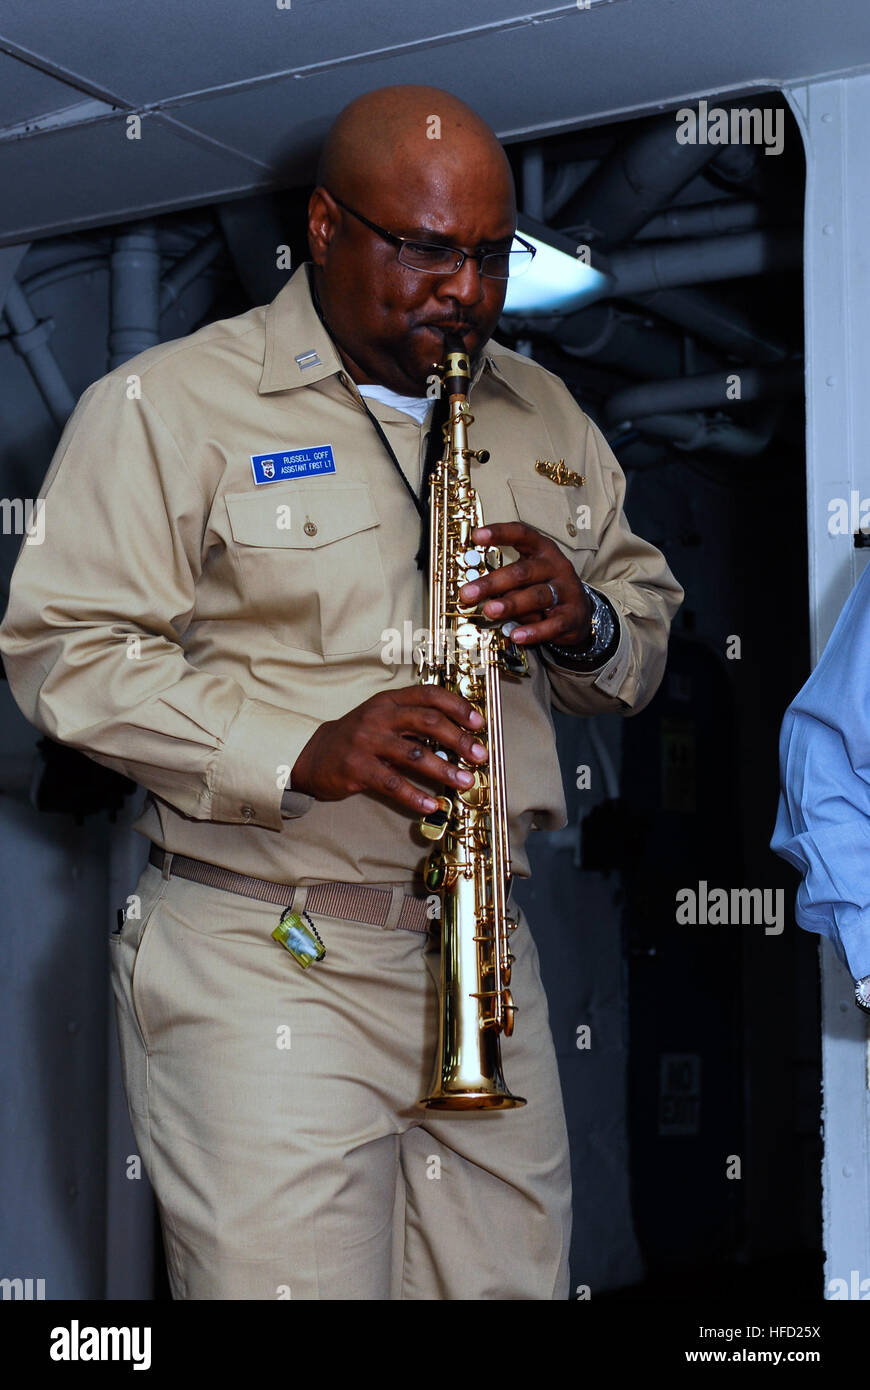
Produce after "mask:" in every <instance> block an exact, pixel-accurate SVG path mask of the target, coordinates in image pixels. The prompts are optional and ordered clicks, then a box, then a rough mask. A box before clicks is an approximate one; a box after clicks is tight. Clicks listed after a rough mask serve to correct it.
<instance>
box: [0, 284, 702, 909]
mask: <svg viewBox="0 0 870 1390" xmlns="http://www.w3.org/2000/svg"><path fill="white" fill-rule="evenodd" d="M309 269H310V267H309V264H308V263H305V264H303V265H301V266H299V268H298V269H297V270H296V271H295V273H294V274H293V276H292V278H291V279H290V281H289V282H288V284H287V285H286V286H285V287H284V288H283V289H282V291H281V292H280V294H278V295H277V297H276V298H275V300H274V301H273V302H272V303H271V304H269V305H267V306H260V307H258V308H255V309H251V310H250V311H249V312H248V313H245V314H241V315H239V316H238V317H237V318H233V319H225V320H222V321H221V322H218V323H213V324H210V325H209V326H207V327H206V328H203V329H200V330H199V331H198V332H196V333H193V334H191V335H190V336H189V337H187V338H183V339H179V340H177V341H175V342H170V343H164V344H160V345H159V346H157V347H154V348H151V349H149V350H148V351H147V352H144V353H141V354H140V355H139V356H138V357H135V358H133V359H131V360H130V361H128V362H126V363H125V364H124V365H123V366H121V367H118V368H116V370H114V371H112V372H110V373H109V374H108V375H107V376H104V377H102V378H101V379H100V380H99V381H96V382H94V384H93V385H92V386H90V387H89V388H88V390H87V391H85V393H84V394H83V396H82V397H81V399H80V400H79V402H78V404H77V406H76V409H75V411H74V412H73V414H72V416H71V417H70V419H69V421H68V423H67V425H66V428H65V430H64V432H63V436H62V438H61V440H60V443H59V445H58V448H57V451H56V453H55V455H54V458H53V460H52V463H51V466H50V468H49V470H48V473H47V475H46V478H45V481H44V483H43V486H42V489H41V492H40V498H42V499H44V501H43V502H42V504H41V505H42V506H43V507H44V516H43V522H44V539H43V541H42V543H41V544H30V543H29V541H27V540H26V539H25V541H24V542H23V543H22V546H21V550H20V552H19V556H18V560H17V564H16V567H15V571H14V573H13V578H12V584H11V597H10V600H9V606H8V609H7V612H6V614H5V617H4V620H3V623H2V626H0V651H2V654H3V659H4V663H5V667H6V672H7V675H8V678H9V684H10V687H11V690H12V693H13V696H14V697H15V700H16V702H17V704H18V705H19V707H20V708H21V710H22V711H23V713H24V714H25V715H26V717H27V718H28V719H29V720H30V721H31V722H32V723H33V724H35V725H36V726H37V728H39V729H40V730H42V732H43V733H45V734H48V735H49V736H50V737H51V738H53V739H55V740H57V741H58V742H60V743H65V744H69V745H72V746H73V747H76V748H80V749H82V750H83V751H84V752H86V753H88V754H89V755H90V756H91V757H93V758H94V759H95V761H97V762H98V763H101V764H103V765H104V766H106V767H110V768H114V769H116V770H117V771H119V772H121V773H124V774H125V775H126V776H128V777H131V778H133V779H134V780H135V781H137V782H139V783H141V784H142V785H143V786H145V787H146V788H148V790H149V792H150V795H149V797H148V799H147V802H146V805H145V809H144V811H143V813H142V814H141V816H140V817H139V819H138V820H137V822H136V827H137V829H139V830H140V831H141V832H142V833H143V834H145V835H146V836H148V837H149V838H150V839H152V840H153V841H155V842H156V843H157V844H158V845H160V846H162V847H163V848H165V849H169V850H172V851H174V852H176V853H180V854H187V855H191V856H193V857H194V858H197V859H205V860H208V861H210V862H211V863H216V864H221V865H223V866H225V867H226V868H230V869H235V870H237V871H239V872H241V873H246V874H253V875H256V876H258V877H261V878H267V879H271V880H276V881H280V882H288V883H293V882H298V883H313V882H317V881H320V880H330V879H336V880H352V881H357V882H369V883H385V882H396V883H399V882H401V883H406V884H410V883H411V882H413V881H414V879H415V877H416V876H417V875H418V874H419V872H420V870H421V868H422V865H423V863H424V861H425V857H426V853H427V848H428V846H427V844H426V842H425V841H424V840H423V839H422V837H421V836H420V834H419V830H418V828H417V826H418V817H416V816H415V815H414V814H413V813H411V812H409V811H406V810H404V809H402V808H401V807H399V806H398V805H396V804H394V803H392V802H390V801H389V800H388V799H387V798H386V797H383V796H381V795H379V794H375V793H361V794H358V795H355V796H351V797H348V798H346V799H345V800H343V801H332V802H319V801H315V800H314V799H313V798H311V797H308V796H304V795H302V794H300V793H296V794H295V795H293V794H292V790H291V793H288V794H287V796H286V800H285V809H284V810H283V811H282V793H283V789H284V786H285V784H286V780H287V776H288V773H289V770H290V769H291V768H292V767H293V764H294V763H295V761H296V758H297V757H298V755H299V753H300V752H301V750H302V748H303V747H304V746H305V744H306V743H307V742H308V740H309V738H310V737H311V735H312V734H313V732H314V730H315V729H316V728H317V727H318V725H319V724H320V723H321V722H322V721H323V720H327V719H336V718H338V717H339V716H341V715H342V714H344V713H346V712H347V711H348V710H350V709H352V708H353V707H354V706H356V705H359V704H361V703H362V702H363V701H364V700H366V699H368V698H369V697H370V696H372V695H374V694H375V693H376V692H377V691H382V690H394V689H398V688H400V687H402V686H408V685H412V684H415V683H416V679H417V673H416V668H415V666H414V664H413V656H412V650H413V643H414V641H415V640H419V637H420V636H421V635H422V629H423V625H424V623H425V620H426V619H425V615H426V612H427V591H426V580H425V578H424V576H423V575H422V574H421V573H420V571H419V570H418V569H417V568H416V566H415V564H414V556H415V554H416V550H417V545H418V543H419V539H420V520H419V516H418V514H417V511H416V509H415V506H414V503H413V500H412V499H411V497H410V496H409V495H408V491H407V489H406V487H405V486H404V484H403V482H402V480H401V478H399V477H398V475H397V473H396V471H395V468H394V466H393V464H392V463H391V461H390V459H389V457H388V456H387V454H386V451H385V450H384V448H383V445H382V444H381V442H380V440H379V439H378V437H377V433H376V431H375V429H374V426H373V425H372V423H371V421H370V420H369V419H368V418H367V416H366V415H365V413H364V407H363V404H362V400H361V397H360V395H359V393H358V392H357V390H356V387H355V386H354V384H353V382H352V381H351V379H350V378H349V376H348V375H347V374H346V372H345V371H344V369H343V365H342V362H341V359H340V357H339V355H338V352H337V350H336V348H335V347H334V345H333V343H332V340H331V339H330V337H329V335H328V334H327V332H326V331H325V329H324V327H323V325H322V323H321V321H320V319H319V318H318V316H317V314H316V311H315V309H314V305H313V303H312V300H311V292H310V287H309V281H308V272H309ZM485 353H486V355H485V356H484V358H483V359H482V361H481V362H480V363H479V364H478V368H477V372H476V375H475V379H474V384H473V385H472V387H471V392H470V403H471V407H472V411H473V415H474V423H473V424H472V426H471V428H470V432H469V439H470V442H471V446H472V447H473V448H486V449H488V450H489V451H490V455H491V458H490V461H489V462H488V463H485V464H475V465H473V474H472V476H473V481H474V483H475V486H476V487H477V489H478V492H479V495H480V498H481V502H482V505H483V512H484V518H485V520H486V521H492V522H495V521H510V520H516V519H517V518H520V519H522V520H524V521H527V522H529V523H530V524H531V525H532V526H534V527H536V528H537V529H538V530H540V531H543V532H545V533H546V534H547V535H549V536H552V537H553V538H554V539H555V540H556V541H557V543H558V545H559V546H560V548H561V550H562V552H563V554H565V555H567V556H568V558H569V559H570V560H571V562H572V564H573V565H574V567H575V569H576V571H577V573H578V574H579V575H582V576H583V577H584V578H585V579H586V580H587V582H589V583H590V584H592V585H594V586H595V587H596V588H597V589H599V590H600V591H601V592H602V593H604V594H606V596H607V597H608V598H609V599H610V601H611V603H612V604H613V606H614V608H615V609H616V611H617V612H618V614H619V618H620V624H621V640H620V643H619V647H618V650H617V651H616V653H615V654H614V656H613V657H612V659H611V660H610V661H608V662H607V664H606V665H605V666H604V667H603V668H602V669H601V670H600V671H598V672H594V673H591V674H579V673H577V672H573V671H570V670H568V669H566V668H564V667H561V668H560V666H559V665H558V664H557V663H556V661H555V660H554V659H553V658H551V657H548V656H546V655H544V654H543V649H542V648H540V647H537V648H532V649H529V664H530V666H531V668H532V676H531V678H526V679H523V680H519V681H515V680H513V679H512V678H511V677H509V676H506V677H505V678H504V680H503V682H502V699H503V709H504V721H503V722H504V737H505V763H506V772H507V788H508V805H509V811H510V834H511V843H512V850H513V862H514V871H515V872H516V873H518V874H519V875H521V876H525V875H527V874H528V872H529V865H528V859H527V856H526V850H525V840H526V836H527V833H528V831H529V830H530V829H531V828H532V827H533V826H534V827H539V828H545V829H555V828H558V827H559V826H562V825H564V824H565V823H566V808H565V800H564V793H563V788H562V778H561V773H560V769H559V764H558V760H557V756H556V748H555V740H554V730H553V723H552V717H551V712H550V711H551V704H552V705H554V706H555V708H556V709H559V710H562V711H565V712H567V713H572V714H593V713H597V712H599V711H612V710H622V711H624V712H632V711H636V710H639V709H641V708H642V707H643V706H644V705H645V704H646V703H647V702H648V701H649V700H650V699H651V697H652V695H653V694H654V693H655V690H656V688H657V687H658V684H659V681H660V680H661V676H662V671H663V669H664V662H665V651H666V645H667V634H668V627H669V623H670V619H671V617H672V616H673V613H674V612H675V611H676V609H677V607H678V606H679V603H680V601H681V599H682V590H681V589H680V587H679V585H678V584H677V583H676V581H675V580H674V578H673V576H672V575H671V573H670V570H669V569H668V566H667V565H666V563H665V561H664V559H663V557H662V556H661V554H660V553H659V551H658V550H656V549H655V548H654V547H653V546H651V545H648V544H647V543H646V542H645V541H643V540H640V539H639V538H638V537H637V536H634V535H633V534H632V532H631V530H630V529H629V526H628V523H627V521H626V520H625V517H624V515H623V512H622V499H623V494H624V486H625V484H624V478H623V474H622V472H621V470H620V468H619V465H618V464H617V462H616V460H615V458H614V457H613V455H612V453H611V452H610V449H609V448H608V446H607V444H606V442H605V440H604V439H603V437H602V435H601V434H600V432H599V431H598V430H597V428H596V427H595V426H594V425H593V424H592V423H591V421H590V420H589V419H588V418H587V417H586V416H585V415H584V414H583V412H582V411H581V410H580V409H579V408H578V406H577V405H576V404H575V402H574V400H573V398H572V396H571V395H570V393H569V391H568V389H567V388H566V386H565V385H564V384H563V382H562V381H560V380H559V378H558V377H556V376H554V375H553V374H552V373H550V372H548V371H546V370H544V369H543V368H542V367H540V366H538V365H536V364H535V363H534V362H532V361H530V360H528V359H527V358H524V357H522V356H520V355H518V354H517V353H514V352H511V351H509V350H508V349H506V348H503V347H501V346H499V345H498V344H497V343H495V342H493V341H490V342H489V343H488V345H487V347H486V349H485ZM369 407H370V409H371V411H372V413H373V414H374V415H375V416H376V417H377V418H378V420H379V421H380V422H381V424H382V427H383V429H384V431H385V433H386V435H387V437H388V438H389V440H390V443H391V444H392V446H393V449H394V451H395V453H396V455H397V457H398V459H399V462H400V463H401V466H402V468H403V470H404V472H405V474H406V476H407V478H408V479H409V481H410V483H411V485H412V487H414V489H415V490H416V491H419V485H420V477H421V470H422V460H423V457H424V454H425V439H426V424H425V422H424V424H423V425H418V424H417V422H416V421H415V420H413V419H412V418H411V417H410V416H409V415H407V414H405V413H403V412H401V411H398V410H395V409H393V408H391V407H390V406H388V405H384V404H382V403H380V402H378V401H375V400H372V401H370V402H369ZM328 451H329V452H328ZM330 452H331V461H332V462H333V463H334V472H326V471H318V472H305V471H304V469H306V468H317V469H321V468H322V467H323V462H324V460H326V459H328V458H329V456H330ZM259 456H266V458H265V461H261V463H260V465H259V468H260V476H261V477H262V476H263V469H264V465H265V466H266V471H267V472H268V463H269V462H270V461H271V463H272V465H273V467H275V466H276V465H277V467H278V468H279V470H280V468H281V467H282V460H283V459H284V458H285V456H286V457H287V458H289V459H290V466H291V467H292V468H294V469H296V470H297V471H296V472H295V473H294V474H293V475H292V476H290V477H287V478H282V477H279V476H277V475H276V477H275V480H273V481H257V480H256V478H255V471H254V465H253V464H252V458H253V457H259ZM539 458H540V459H551V460H557V459H560V458H563V459H564V460H565V463H566V465H567V466H568V467H569V468H571V469H574V470H576V471H577V472H578V473H581V474H584V475H585V479H586V481H585V484H584V485H583V486H563V485H557V484H556V483H554V482H552V481H550V480H549V479H547V478H545V477H542V476H541V474H540V473H538V472H536V471H535V460H536V459H539ZM583 507H588V509H589V512H588V516H587V513H585V512H583V511H582V510H579V511H578V508H579V509H582V508H583ZM586 521H588V524H584V522H586ZM578 522H579V523H580V524H578ZM515 558H516V552H515V551H514V550H511V549H506V550H505V559H506V561H508V560H511V559H515ZM390 630H392V632H393V634H394V636H393V638H392V640H391V638H390ZM415 633H416V637H415ZM411 777H412V780H413V774H411ZM291 786H292V784H291Z"/></svg>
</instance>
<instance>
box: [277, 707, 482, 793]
mask: <svg viewBox="0 0 870 1390" xmlns="http://www.w3.org/2000/svg"><path fill="white" fill-rule="evenodd" d="M483 722H484V721H483V716H482V715H481V714H479V713H478V711H477V710H476V709H475V708H474V706H473V705H472V704H470V703H469V701H468V700H466V699H464V698H463V696H461V695H457V694H456V693H455V692H454V691H451V690H444V689H443V688H442V687H441V686H438V685H412V686H408V687H406V688H403V689H401V690H395V691H390V692H386V691H383V692H379V693H378V694H377V695H372V696H371V698H370V699H368V700H365V701H364V702H363V704H361V705H357V707H356V708H355V709H352V710H349V711H348V713H347V714H345V715H343V716H342V717H341V719H329V720H327V721H326V722H325V723H324V724H321V725H320V727H319V728H318V729H317V731H316V732H315V733H314V735H313V736H312V737H311V738H310V739H309V740H308V742H307V743H306V745H305V747H304V748H303V750H302V752H301V753H300V754H299V757H298V758H297V759H296V763H295V765H294V767H293V771H292V772H291V774H290V785H291V787H292V789H293V791H294V792H303V793H305V794H307V795H308V796H313V797H314V798H315V800H316V801H343V800H344V798H345V797H346V796H353V795H354V793H355V792H362V791H373V792H380V793H381V794H382V795H384V796H388V797H390V798H391V800H393V801H395V802H397V803H398V804H399V805H400V806H404V807H405V808H406V809H407V810H410V811H415V812H417V813H418V814H419V813H420V812H426V811H433V810H434V809H435V805H436V803H435V801H434V799H433V797H432V795H431V794H430V793H428V792H424V791H421V790H420V788H419V787H415V786H414V783H413V782H409V781H408V780H407V778H406V777H404V776H403V775H402V772H403V771H413V772H414V773H416V774H419V775H420V776H423V777H429V778H431V779H432V780H433V781H435V782H436V783H438V784H439V787H438V792H439V794H440V795H444V793H443V791H442V787H443V786H444V785H446V786H447V787H450V788H458V789H460V790H461V789H462V788H463V787H467V786H470V785H471V783H472V782H473V780H474V779H473V776H472V774H471V773H469V772H467V771H465V770H464V769H459V768H457V767H455V766H454V765H453V764H452V763H450V762H447V761H446V759H444V758H439V757H438V755H437V754H436V753H435V751H434V749H431V748H427V747H424V745H423V744H422V743H421V742H420V740H421V739H434V740H435V741H436V742H437V743H438V745H439V746H440V747H441V748H444V749H445V750H452V751H453V752H455V753H458V754H459V755H460V756H461V757H462V758H464V759H465V760H466V761H467V762H469V763H471V764H472V766H473V765H474V764H480V763H484V762H486V759H487V757H488V753H487V750H486V749H485V748H484V746H483V744H481V743H479V741H478V731H479V730H480V729H481V728H482V727H483ZM475 744H477V746H478V747H479V748H481V750H482V751H481V753H480V754H477V753H475V752H474V745H475Z"/></svg>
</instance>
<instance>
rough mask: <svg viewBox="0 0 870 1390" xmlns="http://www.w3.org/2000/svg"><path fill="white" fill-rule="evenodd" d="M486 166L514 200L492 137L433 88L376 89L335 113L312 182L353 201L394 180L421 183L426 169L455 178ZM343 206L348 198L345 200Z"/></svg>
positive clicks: (480, 123) (463, 107)
mask: <svg viewBox="0 0 870 1390" xmlns="http://www.w3.org/2000/svg"><path fill="white" fill-rule="evenodd" d="M471 166H473V167H475V168H480V167H481V166H487V167H488V168H489V169H490V170H491V174H490V177H491V178H494V179H495V180H498V179H499V178H501V179H502V180H503V182H504V188H505V192H506V193H507V194H508V196H509V197H510V198H513V196H514V189H513V174H512V172H511V167H510V164H509V163H508V159H507V156H506V155H505V152H504V150H503V149H502V147H501V145H500V144H499V142H498V140H497V139H496V136H495V134H494V132H493V131H492V130H491V129H490V127H489V126H488V125H487V124H486V122H485V121H484V120H482V119H481V117H480V116H478V114H477V112H476V111H473V110H472V108H471V107H470V106H468V105H467V104H466V103H465V102H464V101H461V100H460V99H459V97H455V96H453V95H452V94H451V93H450V92H445V91H442V90H441V88H440V87H425V86H417V85H412V84H407V85H402V86H395V87H378V88H377V89H376V90H375V91H373V92H365V93H364V94H363V95H362V96H359V97H356V98H355V99H354V100H353V101H351V102H349V103H348V105H347V106H345V107H344V109H343V110H342V111H341V112H339V114H338V116H337V117H336V119H335V121H334V122H333V124H332V126H331V128H330V130H329V134H328V135H327V137H326V140H325V142H324V145H323V149H322V151H321V154H320V160H319V161H318V165H317V182H318V183H319V184H324V185H325V186H326V187H327V188H334V190H335V192H336V193H338V194H339V196H340V197H342V198H345V197H346V194H348V193H350V194H352V195H353V196H357V195H358V194H361V193H363V192H368V191H369V190H371V189H372V188H375V189H377V188H379V187H380V186H381V185H383V184H384V183H389V182H391V181H393V180H395V179H396V178H397V176H398V177H401V179H402V180H403V181H404V179H405V177H406V176H407V177H410V178H411V180H412V181H413V182H416V181H425V179H426V178H427V176H430V175H431V173H432V171H433V169H437V170H440V171H444V172H445V173H446V172H447V171H448V170H450V169H453V170H455V171H456V172H457V173H459V174H461V173H462V171H463V170H464V171H465V172H466V173H467V171H468V169H469V167H471ZM347 201H349V199H348V200H347Z"/></svg>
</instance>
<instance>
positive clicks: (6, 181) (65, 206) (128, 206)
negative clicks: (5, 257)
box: [0, 116, 253, 245]
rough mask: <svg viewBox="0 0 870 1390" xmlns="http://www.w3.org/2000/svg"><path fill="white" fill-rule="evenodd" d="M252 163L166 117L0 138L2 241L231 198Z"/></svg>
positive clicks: (115, 120) (245, 182)
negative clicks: (132, 129)
mask: <svg viewBox="0 0 870 1390" xmlns="http://www.w3.org/2000/svg"><path fill="white" fill-rule="evenodd" d="M252 177H253V175H252V166H251V165H250V163H249V162H248V161H247V160H243V159H239V158H235V157H233V156H231V155H229V154H228V152H227V151H226V150H222V149H219V148H217V147H215V146H202V145H200V144H199V143H197V144H191V143H190V141H189V140H187V139H183V138H182V137H181V136H180V134H179V133H178V131H177V130H176V129H175V128H174V127H173V126H172V125H171V124H170V123H168V122H167V121H165V120H164V119H163V118H162V117H160V116H149V117H147V118H146V119H145V120H144V121H143V123H142V138H141V140H128V139H127V137H126V125H125V119H124V117H120V116H119V117H116V118H113V119H112V120H109V121H98V122H94V123H92V124H91V125H88V126H83V127H77V128H75V129H70V128H65V129H63V130H59V131H57V132H53V133H52V134H51V135H47V136H40V137H38V138H37V139H34V140H26V141H25V140H21V141H12V142H7V143H0V185H2V186H3V187H5V188H11V189H14V190H15V196H14V198H11V197H10V198H7V199H5V200H4V205H3V221H2V226H0V245H8V244H10V243H13V242H17V241H25V240H31V239H33V238H35V237H39V236H46V235H50V234H52V233H55V232H60V231H71V230H76V229H79V228H85V227H94V226H101V225H103V224H104V223H107V222H113V221H123V220H125V219H127V218H133V217H137V216H145V215H147V214H148V213H149V212H154V211H162V210H164V209H165V208H167V207H173V206H181V205H184V206H193V205H195V204H197V203H202V202H211V201H212V200H213V199H214V198H218V197H232V196H233V195H234V194H235V193H237V192H238V190H239V189H240V188H247V187H249V186H250V183H251V179H252Z"/></svg>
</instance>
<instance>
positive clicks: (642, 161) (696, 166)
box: [558, 106, 728, 246]
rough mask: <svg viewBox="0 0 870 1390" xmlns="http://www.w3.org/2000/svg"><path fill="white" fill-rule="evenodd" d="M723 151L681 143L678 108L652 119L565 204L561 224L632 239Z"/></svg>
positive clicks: (595, 237)
mask: <svg viewBox="0 0 870 1390" xmlns="http://www.w3.org/2000/svg"><path fill="white" fill-rule="evenodd" d="M726 109H728V107H727V106H726ZM717 153H718V147H717V146H715V145H703V144H695V145H688V144H687V145H681V144H678V142H677V138H676V117H675V113H674V112H671V113H670V114H668V115H666V116H661V117H657V118H655V119H654V120H650V121H647V122H646V123H645V125H644V126H643V127H642V129H641V130H640V132H639V133H635V134H633V135H631V136H629V137H628V138H627V139H626V140H624V141H623V142H622V143H621V144H619V145H618V146H617V148H616V150H615V152H614V153H613V154H612V155H611V156H610V158H608V159H605V160H603V161H602V163H601V164H600V165H599V167H598V169H597V170H596V171H595V173H594V174H591V175H590V177H589V178H588V179H587V180H586V182H585V183H584V184H583V186H582V188H580V189H578V190H577V192H576V193H575V194H574V195H573V196H572V197H571V198H570V199H569V200H568V201H567V202H566V203H565V204H564V205H563V206H562V208H561V209H560V210H559V213H558V217H559V225H560V226H574V225H579V228H580V234H581V235H586V236H587V237H588V238H589V240H590V241H602V242H605V243H606V244H607V245H609V246H615V245H619V244H620V243H622V242H626V241H630V240H631V238H632V237H633V236H634V235H635V234H636V233H637V232H639V231H640V229H641V227H643V226H645V224H646V223H647V222H649V220H650V218H652V217H654V216H655V214H656V213H658V212H660V211H661V210H662V209H663V208H664V207H666V206H667V204H668V203H670V202H671V200H672V199H673V198H674V197H675V195H676V194H677V193H679V191H680V189H681V188H683V187H685V185H686V184H687V183H689V182H690V181H691V180H692V179H693V178H694V177H695V175H696V174H697V173H699V172H700V170H702V169H703V168H704V167H705V165H707V164H708V163H709V162H710V160H711V159H713V157H714V156H715V155H716V154H717Z"/></svg>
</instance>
